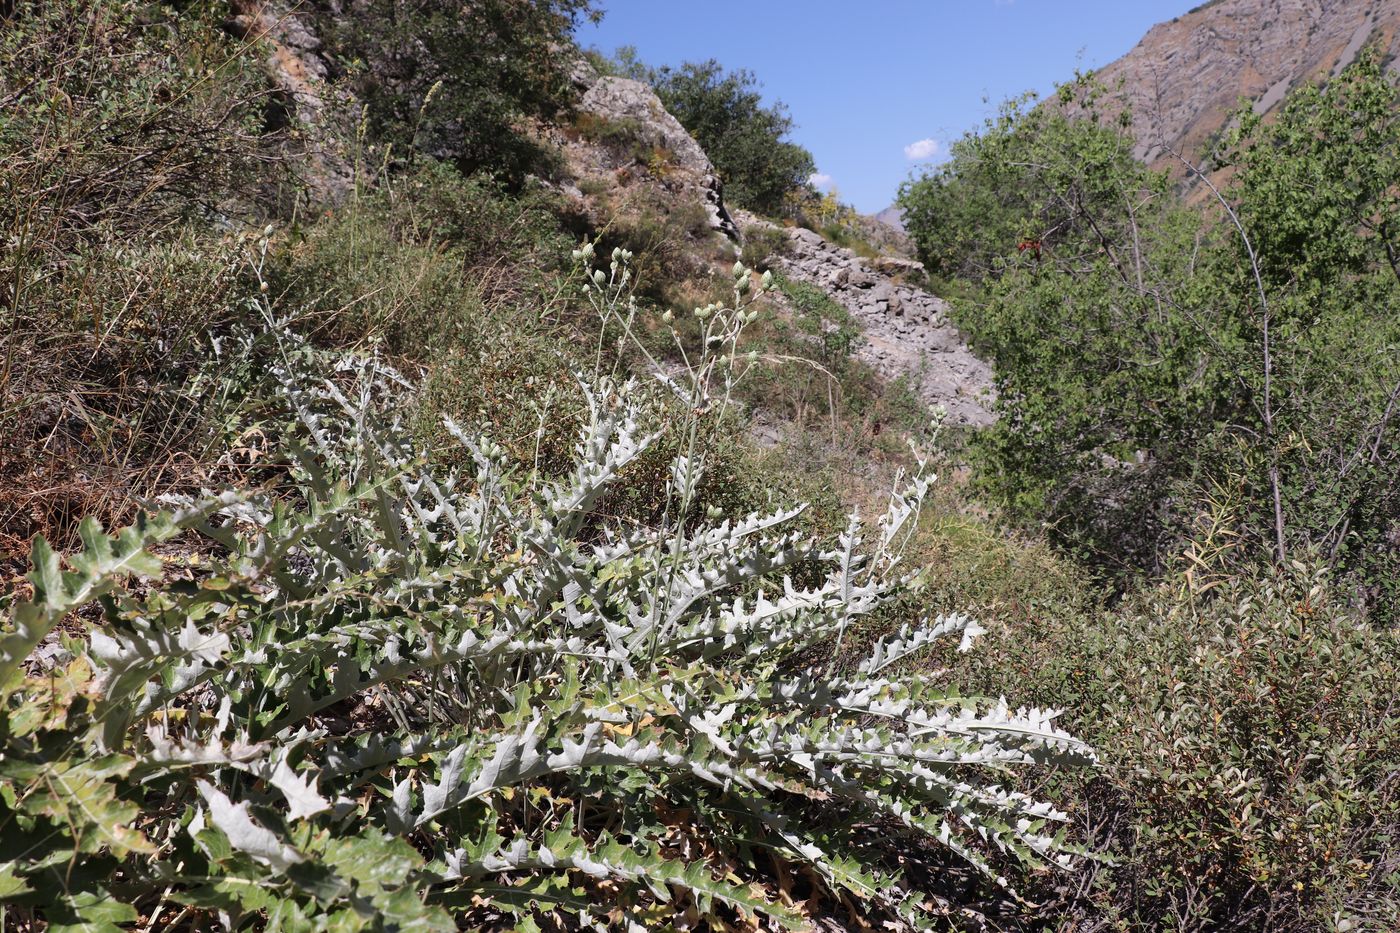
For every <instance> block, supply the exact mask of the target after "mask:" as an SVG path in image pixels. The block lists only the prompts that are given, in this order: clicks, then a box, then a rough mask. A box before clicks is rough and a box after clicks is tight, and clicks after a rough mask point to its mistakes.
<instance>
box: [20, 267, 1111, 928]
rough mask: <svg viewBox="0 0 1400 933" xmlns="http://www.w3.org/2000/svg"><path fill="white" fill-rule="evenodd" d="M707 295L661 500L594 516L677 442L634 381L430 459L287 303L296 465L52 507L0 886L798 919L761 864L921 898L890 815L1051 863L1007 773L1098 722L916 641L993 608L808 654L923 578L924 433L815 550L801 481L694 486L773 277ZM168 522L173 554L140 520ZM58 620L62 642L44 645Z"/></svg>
mask: <svg viewBox="0 0 1400 933" xmlns="http://www.w3.org/2000/svg"><path fill="white" fill-rule="evenodd" d="M617 259H618V262H619V266H622V265H625V259H624V257H622V256H621V255H619V256H618V257H617ZM616 275H617V277H618V279H619V280H620V279H621V277H622V275H623V272H622V271H619V272H617V273H616ZM746 276H747V272H746V270H736V292H738V295H739V297H741V298H742V297H743V296H744V294H745V293H746V292H747V291H748V288H749V286H744V285H742V283H744V282H748V281H750V280H749V278H747V277H746ZM590 282H594V284H593V285H592V286H590V287H592V288H595V289H597V290H598V291H597V294H599V295H600V296H601V297H600V299H599V300H600V302H602V303H603V305H600V306H606V307H607V310H606V312H605V313H606V314H609V315H617V316H619V319H620V320H623V321H626V320H627V319H628V314H629V313H631V312H630V311H629V310H628V308H627V306H626V303H625V302H623V303H619V302H617V301H616V300H614V299H615V298H616V290H615V289H614V290H613V292H612V293H609V291H608V289H609V285H608V282H607V278H606V276H604V281H602V282H596V281H595V280H594V279H593V278H592V276H590ZM741 309H742V310H741ZM702 312H704V313H699V314H697V317H700V318H701V320H702V322H704V323H705V325H706V326H705V328H704V333H705V350H704V351H703V355H702V356H701V357H700V358H699V359H693V360H691V361H690V362H691V365H690V366H688V367H687V370H686V372H687V374H688V375H686V376H684V377H683V378H681V379H675V378H671V377H668V379H669V384H670V385H671V386H672V388H673V390H674V391H675V393H676V394H677V396H679V401H680V402H681V405H680V406H679V407H680V408H681V409H682V410H684V411H686V412H689V413H690V414H689V415H687V417H690V418H692V419H693V422H692V423H688V425H687V431H688V435H687V436H688V446H687V448H686V450H685V452H684V453H683V454H681V455H680V456H678V457H677V458H676V460H675V462H674V463H673V465H672V469H671V473H670V488H669V490H668V501H669V502H670V503H671V504H670V505H669V506H668V509H667V515H666V517H665V519H664V521H663V522H662V523H661V525H660V526H659V527H655V528H640V529H639V528H621V527H614V526H612V525H610V524H609V522H608V521H607V520H606V519H605V518H604V517H603V516H600V515H598V514H596V505H597V503H598V502H599V500H600V497H601V496H602V495H603V494H604V493H605V492H606V491H607V490H608V489H609V488H611V487H613V486H615V485H617V484H619V483H621V482H625V474H626V469H627V467H628V465H629V464H631V463H633V462H634V461H635V460H636V459H637V458H638V457H639V456H640V455H641V454H642V453H644V452H645V451H646V449H647V448H648V446H649V445H651V444H652V443H654V442H655V440H656V435H654V434H651V433H647V432H646V431H645V430H643V428H642V427H641V425H642V424H643V423H644V422H645V420H646V419H645V417H644V416H645V414H646V413H645V411H644V401H643V398H644V395H645V393H643V392H641V391H640V389H639V387H638V385H637V384H636V383H635V382H631V381H619V380H617V379H615V378H613V377H611V376H607V375H602V374H598V375H594V376H588V377H581V380H580V381H581V385H582V387H583V391H584V395H585V398H586V400H587V405H588V417H587V419H586V424H585V426H584V428H583V430H582V432H581V435H580V437H579V440H578V445H577V448H576V460H575V464H574V467H573V469H572V471H571V472H569V473H568V474H567V475H565V476H562V477H558V478H547V477H542V476H540V475H539V474H538V473H537V472H536V471H534V470H532V469H529V468H528V465H525V466H522V465H518V464H513V463H511V462H508V460H507V458H506V457H505V455H504V453H503V451H502V449H501V448H500V447H499V446H497V445H496V444H493V443H492V442H491V441H490V440H489V439H488V438H485V437H482V436H479V435H477V434H475V433H473V432H470V431H468V430H466V429H464V428H462V427H461V426H458V425H456V424H451V423H449V424H448V430H449V431H450V433H451V434H452V436H453V437H455V438H456V440H457V442H459V443H460V444H461V445H463V447H464V448H465V450H466V451H467V452H468V454H469V463H470V466H469V467H468V468H465V469H463V470H462V471H459V472H457V471H443V470H440V469H437V468H435V467H434V466H433V464H432V463H431V461H430V459H429V458H428V457H427V456H425V455H424V453H423V452H422V451H419V450H417V449H415V448H414V446H413V445H412V443H410V441H409V440H407V438H406V433H405V432H404V430H403V429H402V428H401V426H400V423H399V413H400V411H402V409H403V403H404V402H405V401H406V399H405V396H406V393H407V392H408V391H409V389H408V388H406V386H407V381H406V380H404V379H403V378H402V377H401V376H400V375H399V374H398V373H395V372H394V371H393V370H391V369H390V368H388V367H387V366H385V365H384V364H383V363H382V362H380V361H378V360H376V359H373V358H365V357H341V358H330V359H328V358H327V357H326V355H325V354H321V353H317V352H314V351H312V350H310V349H308V348H307V347H305V346H304V345H301V344H299V343H297V342H296V341H295V339H294V338H292V337H290V336H288V335H282V336H280V337H279V338H278V339H279V343H280V347H279V352H278V353H276V354H275V362H274V363H273V364H271V367H270V369H271V372H272V377H273V379H274V380H275V384H276V388H277V391H276V393H275V400H276V401H277V403H278V404H280V405H281V406H282V407H283V409H284V412H285V423H284V425H283V427H282V429H281V433H280V443H281V449H282V451H283V452H284V453H285V455H286V458H287V461H288V465H287V468H286V475H285V480H284V481H283V482H281V483H280V484H277V485H274V486H272V487H269V488H264V489H256V490H237V491H233V490H231V491H225V492H222V493H218V494H212V493H211V494H209V495H206V496H203V497H199V498H196V499H192V500H189V501H180V502H171V503H166V504H167V505H168V506H170V508H169V509H168V510H165V511H160V512H157V513H156V514H154V515H152V516H150V517H148V518H145V519H143V520H142V521H141V522H139V523H137V524H136V525H134V526H132V527H131V528H127V529H125V530H123V531H122V532H120V533H119V534H117V535H115V536H112V535H108V534H107V533H105V532H104V531H103V530H102V529H101V528H99V527H98V526H97V525H96V523H95V522H91V521H89V522H87V523H86V524H85V526H84V530H83V540H84V542H85V547H84V549H83V551H81V552H79V553H75V554H72V555H69V556H68V557H67V558H66V565H67V569H64V567H63V564H64V563H65V561H61V560H60V558H59V557H58V556H57V555H55V554H54V553H53V552H52V551H51V550H50V549H49V548H48V546H47V545H46V544H45V543H44V542H43V541H42V540H38V541H36V542H35V544H34V547H33V554H32V558H33V563H34V570H33V572H32V573H31V574H30V581H31V583H32V586H33V591H32V594H30V595H27V596H25V597H23V598H18V597H16V598H12V599H11V603H12V604H11V605H10V606H9V607H8V617H7V619H6V622H5V626H4V630H3V632H2V633H0V687H2V688H3V696H4V707H3V715H4V718H5V727H6V728H5V731H4V740H3V741H4V746H3V756H0V813H3V816H0V846H3V849H4V851H5V853H6V855H5V860H4V862H3V867H0V899H2V900H3V901H4V902H5V903H6V904H7V905H9V908H8V909H9V910H10V914H9V916H12V917H20V918H22V919H27V920H40V919H42V920H46V921H47V922H48V923H49V924H50V925H51V928H53V929H64V928H66V927H70V926H71V927H73V928H74V929H78V928H82V929H117V928H119V927H120V925H122V924H126V923H132V922H136V921H137V920H144V921H145V923H146V925H147V927H148V928H153V927H156V926H160V925H171V926H173V925H177V924H178V923H180V922H192V923H193V924H194V925H195V926H196V927H198V928H206V926H212V925H214V924H215V923H217V924H219V925H222V926H223V927H224V928H227V929H241V928H249V927H256V928H266V929H290V930H302V929H307V930H310V929H325V928H336V929H389V928H396V929H442V930H454V929H458V928H459V927H463V926H465V927H470V928H478V927H486V928H492V927H512V926H522V927H526V928H532V927H537V926H538V925H541V924H542V925H546V926H550V925H552V926H555V927H572V926H576V925H584V926H590V927H595V928H607V927H613V926H619V927H632V928H636V927H643V926H655V925H673V926H677V927H683V928H694V927H698V926H704V925H707V924H708V925H710V926H712V927H718V926H721V925H722V924H727V923H732V922H735V921H738V920H742V919H748V920H750V921H752V920H753V919H755V918H758V917H762V918H764V920H765V922H768V923H772V924H778V925H783V926H787V927H802V926H804V925H806V924H807V922H808V921H809V920H810V917H809V916H808V915H807V912H808V911H810V910H812V909H815V908H814V907H811V906H809V907H807V908H803V907H800V906H798V905H797V904H796V903H795V902H793V901H792V900H791V899H784V898H783V897H781V896H780V886H779V885H776V884H773V883H770V882H771V879H772V878H773V877H774V872H775V871H777V872H779V873H788V874H801V875H802V876H803V877H807V878H810V879H811V881H810V883H811V885H812V886H813V887H814V892H813V897H811V898H810V899H809V900H808V901H807V902H806V903H807V904H808V905H816V904H819V903H821V901H822V895H825V896H828V897H830V898H832V899H845V900H846V901H847V902H848V903H851V904H855V905H858V907H859V909H861V910H864V911H868V912H871V913H872V914H884V915H894V916H898V917H900V918H902V919H903V920H904V921H905V922H907V923H910V924H913V925H916V926H923V925H929V924H932V923H934V922H936V920H937V918H938V916H939V913H940V905H939V904H938V903H937V901H936V900H935V899H934V898H933V897H931V896H930V895H929V894H928V893H927V892H925V891H923V890H921V889H920V888H919V886H918V885H917V884H916V883H915V882H914V881H913V880H911V876H908V875H906V874H905V873H904V872H903V871H902V870H900V869H899V868H898V866H897V865H895V863H894V862H892V861H890V862H886V863H882V861H881V860H882V858H883V856H882V853H886V852H888V851H889V850H890V849H889V847H890V846H891V845H892V844H898V843H900V842H903V841H909V842H915V843H919V842H926V843H929V844H931V845H933V846H937V847H943V848H946V849H948V850H951V851H952V852H954V853H956V854H957V855H958V856H960V857H961V858H963V859H966V860H967V861H968V862H970V863H971V864H973V865H975V866H977V867H978V868H979V869H982V870H985V871H987V872H989V873H992V874H995V869H994V867H993V866H994V864H995V860H996V859H997V858H999V857H1000V856H1001V854H1002V853H1005V854H1007V855H1009V856H1011V857H1014V858H1017V859H1021V860H1024V861H1027V862H1030V863H1032V864H1045V865H1059V866H1062V865H1065V864H1066V863H1067V861H1068V859H1069V858H1070V854H1069V849H1068V847H1067V846H1066V845H1065V843H1064V839H1063V832H1062V831H1061V830H1060V829H1059V828H1058V827H1059V826H1060V825H1061V824H1062V823H1063V822H1064V820H1065V818H1066V817H1065V814H1063V813H1061V812H1059V811H1058V810H1056V809H1055V807H1054V806H1052V805H1051V804H1050V803H1048V802H1044V801H1040V800H1037V799H1035V798H1033V797H1031V796H1027V795H1026V794H1023V793H1020V792H1017V791H1014V790H1009V789H1007V788H1006V786H1005V785H1006V783H1007V778H1008V774H1009V773H1010V772H1011V771H1012V770H1013V769H1015V768H1018V767H1022V766H1038V765H1057V766H1058V765H1076V764H1084V763H1088V762H1090V761H1092V754H1091V753H1090V751H1089V750H1088V749H1087V748H1086V747H1085V746H1084V745H1082V744H1081V743H1079V742H1078V741H1076V740H1075V739H1073V738H1072V737H1070V736H1069V735H1067V734H1065V733H1064V732H1063V731H1061V730H1059V729H1058V728H1056V727H1055V725H1054V724H1053V713H1052V712H1049V711H1043V710H1038V709H1021V710H1013V709H1012V708H1010V707H1008V705H1007V704H1006V703H1005V702H1004V701H1000V700H997V701H990V700H979V699H974V698H966V697H961V696H959V695H958V694H957V692H956V691H955V690H953V689H952V688H950V687H946V686H944V685H940V684H937V683H935V682H932V681H931V680H929V679H927V678H924V677H920V676H899V675H898V674H897V673H896V672H898V671H901V670H904V669H905V668H906V666H907V664H908V662H910V661H911V659H913V658H914V657H915V656H916V655H917V654H918V653H919V652H921V651H923V650H925V649H926V648H928V647H929V646H930V645H933V644H935V643H937V642H939V641H940V640H943V639H954V640H956V641H957V642H958V643H959V645H960V647H962V648H964V649H965V648H967V647H968V646H969V645H970V643H971V641H972V639H973V638H974V637H975V636H976V635H977V634H978V633H979V632H980V629H979V628H978V627H977V626H976V624H975V623H974V622H973V621H972V620H970V619H969V618H967V617H966V616H963V615H960V614H952V615H942V616H937V617H934V618H930V619H928V620H927V621H925V622H924V623H922V624H920V625H917V626H909V627H906V628H904V629H902V630H900V631H898V632H894V633H891V634H889V635H888V636H886V637H885V638H882V639H880V640H879V641H877V642H876V643H875V644H874V646H873V647H872V648H871V650H870V652H869V654H868V656H867V657H866V658H865V659H864V660H863V661H862V662H860V664H859V665H858V666H857V667H856V668H855V669H854V670H853V671H851V672H849V673H841V674H836V673H825V672H823V670H822V668H821V667H820V666H818V667H811V666H810V665H808V666H804V665H803V664H801V663H799V659H800V658H805V657H808V656H810V655H811V653H812V652H813V651H817V650H820V648H821V646H824V645H830V644H832V642H833V641H834V640H835V639H837V638H838V637H839V635H840V633H842V632H843V631H845V630H846V629H847V628H848V627H849V626H851V625H852V624H853V623H855V622H857V621H858V620H860V619H862V618H863V617H865V616H868V615H870V614H871V613H872V612H875V611H876V610H878V609H879V608H880V607H881V606H883V605H885V604H886V603H888V602H889V601H890V600H892V599H894V598H896V597H898V596H899V595H900V594H901V593H902V592H904V591H905V589H906V587H907V586H908V585H909V583H910V579H911V577H910V574H909V573H908V571H907V569H906V568H905V567H904V561H903V545H904V542H905V541H906V539H907V536H908V535H909V533H910V531H911V529H912V527H913V524H914V522H916V521H917V516H918V511H919V507H920V504H921V502H922V501H923V499H924V496H925V494H926V492H927V490H928V488H929V484H930V482H931V477H930V476H929V475H927V473H926V472H925V471H924V470H923V469H922V468H921V469H920V470H918V471H917V472H915V473H914V475H912V476H911V477H909V478H908V479H907V481H903V482H902V483H901V485H900V486H899V488H898V489H897V490H896V491H895V492H894V493H893V494H892V495H891V497H890V501H889V507H888V509H887V511H886V512H885V513H884V514H883V515H881V516H879V517H878V518H877V519H876V520H875V521H873V522H866V521H863V520H862V519H861V518H859V517H858V516H852V517H851V519H850V521H849V523H848V525H847V527H846V529H845V531H844V532H843V533H842V534H841V535H840V536H839V538H838V540H837V541H836V543H835V544H834V545H833V546H830V547H823V546H821V545H819V544H818V543H817V542H815V541H813V540H810V539H808V538H806V537H804V536H803V535H801V534H798V533H797V532H795V531H792V530H791V527H792V523H793V520H794V519H795V518H796V517H797V516H798V515H799V514H800V512H801V506H794V507H792V508H784V509H780V510H777V511H774V512H772V513H771V514H750V515H743V516H711V515H708V514H696V513H697V512H698V510H697V509H696V508H695V506H694V503H695V495H694V493H695V489H696V484H697V483H698V482H699V480H700V477H701V476H702V474H703V471H704V449H703V445H704V438H705V432H704V429H703V421H704V412H705V409H706V407H707V406H711V405H716V404H721V403H722V401H723V399H725V398H726V397H727V393H728V391H729V389H730V388H731V387H732V383H733V380H734V379H736V378H740V377H741V375H742V370H736V369H735V365H734V358H735V352H736V349H737V346H738V337H739V335H740V331H741V330H742V327H743V326H744V324H745V323H747V321H749V320H751V317H750V314H751V313H752V311H751V309H749V308H746V307H745V306H744V305H743V303H742V302H736V303H735V307H733V308H710V309H702ZM629 326H630V325H629ZM711 337H718V338H719V339H718V341H715V342H713V344H712V341H711V339H710V338H711ZM327 372H329V373H330V376H329V377H327V376H326V373H327ZM182 535H183V537H179V536H182ZM177 539H178V540H179V541H182V542H184V544H185V545H186V546H184V547H183V548H181V549H178V550H177V551H176V552H175V553H183V554H184V555H186V556H183V557H166V558H161V557H158V556H157V554H156V550H155V548H156V546H157V545H162V544H164V547H163V548H162V552H163V553H165V554H167V555H168V554H170V553H171V543H172V542H174V541H176V540H177ZM194 540H198V541H203V542H205V546H202V547H199V548H196V549H193V550H192V549H191V548H189V547H188V544H189V543H190V542H191V541H194ZM799 564H803V565H806V566H808V567H811V566H813V565H815V566H817V567H819V568H820V569H821V571H822V572H821V573H820V574H816V575H815V577H816V578H817V581H818V582H816V583H814V584H810V585H800V584H798V583H797V582H795V581H794V579H793V577H792V576H791V575H790V574H791V572H792V571H793V570H794V569H795V568H796V567H797V566H798V565H799ZM813 576H814V575H813V574H810V573H809V574H804V579H807V578H811V577H813ZM61 624H62V625H64V629H63V631H64V632H65V634H64V635H63V636H62V644H63V646H64V652H63V653H61V654H60V656H59V659H58V661H57V662H56V663H55V662H52V661H51V662H47V663H40V662H38V661H37V660H36V659H35V658H34V656H33V652H34V649H35V648H36V647H37V646H39V645H40V644H41V643H45V642H46V641H47V642H52V640H53V637H54V633H55V632H56V631H57V629H58V627H59V626H60V625H61ZM891 866H893V867H891Z"/></svg>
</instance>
